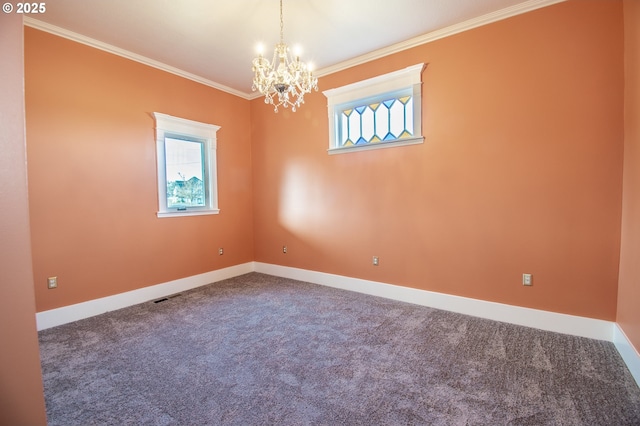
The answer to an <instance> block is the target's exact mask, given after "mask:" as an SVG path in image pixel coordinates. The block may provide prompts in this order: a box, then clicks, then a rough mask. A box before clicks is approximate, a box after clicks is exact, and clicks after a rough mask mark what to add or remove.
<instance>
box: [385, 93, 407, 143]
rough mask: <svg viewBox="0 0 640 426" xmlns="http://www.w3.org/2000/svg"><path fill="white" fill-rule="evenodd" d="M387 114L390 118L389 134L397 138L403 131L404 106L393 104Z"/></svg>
mask: <svg viewBox="0 0 640 426" xmlns="http://www.w3.org/2000/svg"><path fill="white" fill-rule="evenodd" d="M389 112H390V117H391V120H390V121H391V123H390V125H389V132H390V133H391V134H392V135H393V136H395V137H396V138H399V137H400V135H401V134H402V132H403V131H404V129H405V127H404V126H405V120H404V105H403V104H402V103H400V102H395V103H394V104H393V105H392V106H391V108H390V109H389Z"/></svg>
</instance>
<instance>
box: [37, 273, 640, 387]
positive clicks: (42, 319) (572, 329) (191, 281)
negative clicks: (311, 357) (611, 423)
mask: <svg viewBox="0 0 640 426" xmlns="http://www.w3.org/2000/svg"><path fill="white" fill-rule="evenodd" d="M254 271H255V272H260V273H264V274H269V275H275V276H279V277H284V278H291V279H295V280H300V281H306V282H310V283H314V284H320V285H325V286H328V287H335V288H340V289H343V290H349V291H355V292H358V293H364V294H369V295H372V296H379V297H385V298H387V299H392V300H398V301H402V302H408V303H414V304H417V305H422V306H428V307H432V308H436V309H442V310H446V311H451V312H457V313H461V314H465V315H471V316H475V317H480V318H486V319H491V320H495V321H502V322H506V323H511V324H517V325H523V326H526V327H533V328H538V329H541V330H547V331H554V332H558V333H564V334H570V335H574V336H581V337H588V338H591V339H598V340H606V341H609V342H613V343H614V345H615V347H616V349H617V350H618V352H619V353H620V355H621V356H622V359H623V360H624V362H625V363H626V365H627V367H628V368H629V371H630V372H631V374H632V375H633V377H634V379H635V380H636V382H637V383H638V385H639V386H640V355H638V352H637V350H636V349H635V348H634V346H633V345H632V344H631V342H630V341H629V339H627V337H626V335H625V334H624V332H623V331H622V329H621V328H620V326H619V325H618V324H616V323H614V322H611V321H604V320H598V319H593V318H585V317H578V316H574V315H566V314H560V313H556V312H548V311H541V310H538V309H530V308H523V307H520V306H512V305H505V304H502V303H496V302H488V301H485V300H478V299H470V298H467V297H461V296H454V295H450V294H444V293H436V292H432V291H426V290H419V289H415V288H409V287H403V286H397V285H393V284H386V283H381V282H377V281H369V280H363V279H359V278H351V277H346V276H342V275H334V274H328V273H325V272H317V271H309V270H306V269H298V268H291V267H288V266H280V265H273V264H268V263H261V262H247V263H243V264H240V265H235V266H230V267H228V268H223V269H218V270H216V271H211V272H206V273H204V274H200V275H194V276H191V277H186V278H181V279H178V280H174V281H169V282H166V283H162V284H157V285H153V286H149V287H144V288H140V289H137V290H133V291H128V292H126V293H120V294H116V295H113V296H108V297H103V298H100V299H95V300H90V301H87V302H82V303H78V304H75V305H70V306H64V307H61V308H57V309H51V310H49V311H44V312H38V313H37V314H36V321H37V324H38V330H44V329H47V328H51V327H55V326H58V325H62V324H66V323H69V322H73V321H77V320H80V319H83V318H88V317H92V316H95V315H99V314H103V313H105V312H109V311H113V310H116V309H122V308H126V307H127V306H132V305H135V304H138V303H144V302H148V301H150V300H154V299H159V298H161V297H166V296H169V295H172V294H176V293H179V292H181V291H186V290H190V289H192V288H196V287H200V286H203V285H207V284H211V283H214V282H218V281H222V280H225V279H228V278H233V277H237V276H239V275H243V274H247V273H249V272H254Z"/></svg>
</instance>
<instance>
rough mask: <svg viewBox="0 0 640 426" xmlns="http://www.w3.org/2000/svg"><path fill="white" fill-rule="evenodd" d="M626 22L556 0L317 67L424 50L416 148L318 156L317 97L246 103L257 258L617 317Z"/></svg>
mask: <svg viewBox="0 0 640 426" xmlns="http://www.w3.org/2000/svg"><path fill="white" fill-rule="evenodd" d="M622 18H623V15H622V3H620V2H577V1H576V2H568V3H561V4H557V5H554V6H550V7H546V8H543V9H539V10H537V11H534V12H531V13H527V14H524V15H520V16H517V17H513V18H510V19H507V20H503V21H500V22H497V23H493V24H490V25H487V26H483V27H480V28H477V29H474V30H471V31H467V32H464V33H461V34H458V35H455V36H452V37H448V38H445V39H442V40H438V41H435V42H432V43H428V44H425V45H422V46H419V47H416V48H413V49H410V50H407V51H404V52H400V53H397V54H394V55H391V56H389V57H385V58H382V59H379V60H376V61H374V62H370V63H367V64H364V65H360V66H357V67H354V68H351V69H348V70H345V71H342V72H338V73H335V74H332V75H329V76H326V77H324V78H321V79H320V82H319V85H320V88H321V90H326V89H330V88H334V87H338V86H342V85H345V84H349V83H352V82H355V81H358V80H361V79H365V78H369V77H372V76H375V75H379V74H382V73H386V72H390V71H393V70H397V69H401V68H404V67H406V66H410V65H414V64H416V63H419V62H425V63H428V67H427V68H426V70H425V72H424V73H423V82H424V83H423V134H424V135H425V136H426V142H425V143H424V144H422V145H414V146H407V147H401V148H391V149H382V150H375V151H365V152H357V153H349V154H341V155H328V154H327V152H326V149H327V145H328V134H327V108H326V99H325V97H324V96H323V95H322V94H321V93H314V94H312V95H309V96H307V97H306V99H305V100H306V104H305V105H304V106H303V107H302V108H301V109H300V110H299V111H298V112H296V113H291V112H290V111H283V112H280V113H278V114H274V113H273V111H272V109H271V108H270V107H268V106H266V105H264V103H263V102H262V100H261V99H258V100H254V101H252V104H251V125H252V138H251V140H252V155H253V162H254V163H253V178H254V180H253V185H254V196H253V199H254V230H255V240H254V244H255V259H256V261H260V262H268V263H274V264H280V265H287V266H293V267H298V268H304V269H309V270H317V271H322V272H328V273H335V274H340V275H346V276H351V277H358V278H363V279H368V280H374V281H382V282H388V283H393V284H399V285H404V286H409V287H415V288H420V289H425V290H432V291H437V292H444V293H449V294H455V295H462V296H467V297H472V298H478V299H484V300H490V301H495V302H502V303H508V304H513V305H519V306H526V307H531V308H537V309H544V310H549V311H555V312H562V313H567V314H574V315H581V316H586V317H593V318H601V319H605V320H615V318H616V302H617V281H618V261H619V248H620V215H621V202H622V194H621V182H622V162H623V130H622V129H623V109H622V105H623V26H622ZM284 244H286V245H287V246H288V253H287V254H283V253H282V245H284ZM374 255H375V256H379V257H380V266H378V267H374V266H372V265H371V257H372V256H374ZM522 273H532V274H533V280H534V285H533V287H530V288H527V287H523V286H522V284H521V279H522V278H521V276H522V275H521V274H522Z"/></svg>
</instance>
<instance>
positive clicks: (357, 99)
mask: <svg viewBox="0 0 640 426" xmlns="http://www.w3.org/2000/svg"><path fill="white" fill-rule="evenodd" d="M423 69H424V64H417V65H414V66H411V67H407V68H405V69H403V70H399V71H394V72H391V73H388V74H384V75H380V76H378V77H373V78H370V79H368V80H363V81H358V82H355V83H352V84H349V85H346V86H342V87H338V88H335V89H329V90H326V91H324V92H323V93H324V94H325V96H326V97H327V100H328V109H329V137H330V140H329V153H340V152H352V151H355V150H359V149H372V148H377V147H385V146H392V145H393V146H400V145H409V144H417V143H422V142H423V141H424V138H423V137H422V129H421V125H422V121H421V119H422V111H421V106H422V105H421V103H422V93H421V86H422V71H423Z"/></svg>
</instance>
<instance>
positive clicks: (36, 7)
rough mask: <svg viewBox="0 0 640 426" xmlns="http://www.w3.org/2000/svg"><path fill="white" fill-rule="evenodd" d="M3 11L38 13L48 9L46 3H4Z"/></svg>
mask: <svg viewBox="0 0 640 426" xmlns="http://www.w3.org/2000/svg"><path fill="white" fill-rule="evenodd" d="M2 11H3V12H4V13H11V12H14V11H15V13H22V14H34V15H35V14H38V13H45V12H46V11H47V4H46V3H16V4H15V5H14V4H13V3H4V4H3V5H2Z"/></svg>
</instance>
